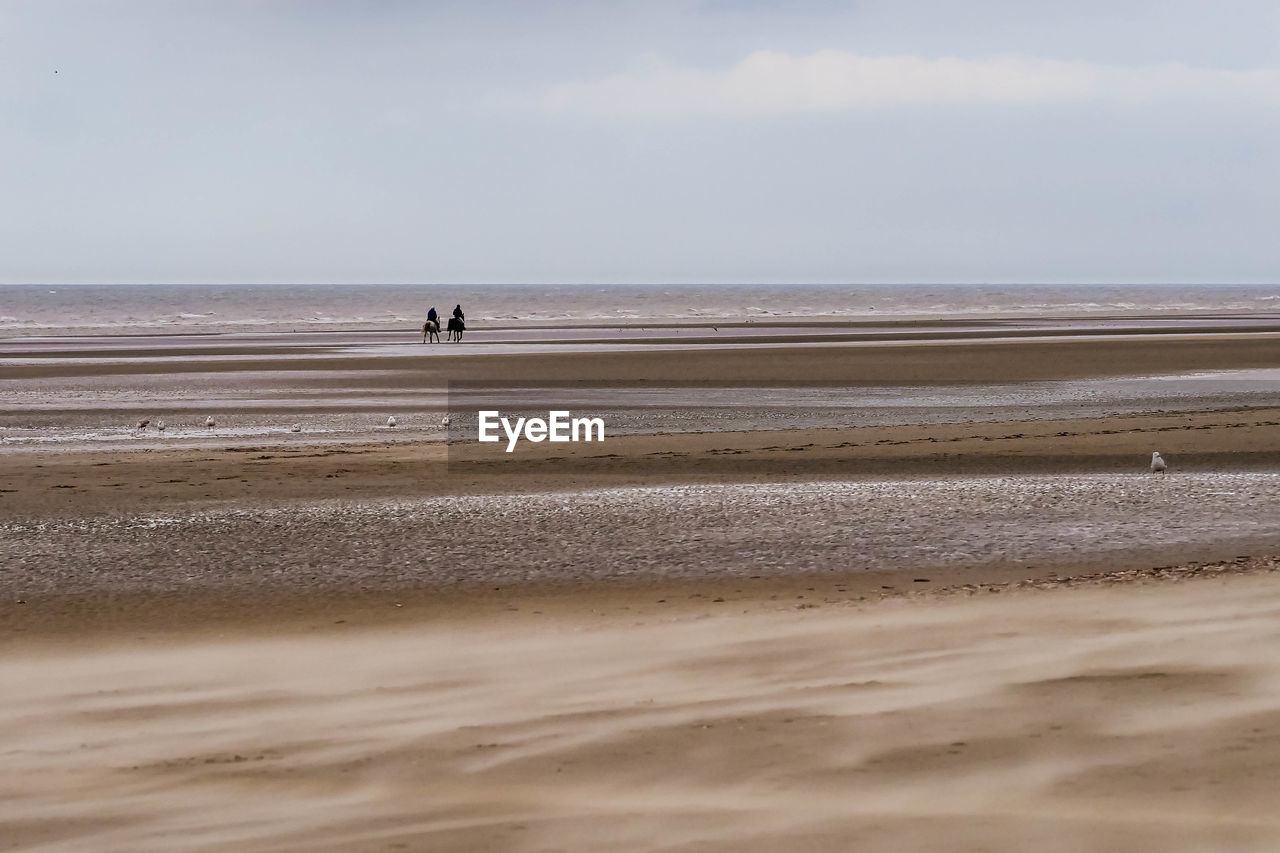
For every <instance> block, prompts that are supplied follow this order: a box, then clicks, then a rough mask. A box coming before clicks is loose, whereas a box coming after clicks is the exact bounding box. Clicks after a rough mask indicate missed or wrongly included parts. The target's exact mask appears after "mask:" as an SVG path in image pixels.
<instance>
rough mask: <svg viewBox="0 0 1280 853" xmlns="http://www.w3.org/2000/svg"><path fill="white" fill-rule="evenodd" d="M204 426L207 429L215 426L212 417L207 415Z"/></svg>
mask: <svg viewBox="0 0 1280 853" xmlns="http://www.w3.org/2000/svg"><path fill="white" fill-rule="evenodd" d="M204 425H205V426H207V427H212V426H216V424H215V423H214V422H213V415H209V417H207V418H205V419H204Z"/></svg>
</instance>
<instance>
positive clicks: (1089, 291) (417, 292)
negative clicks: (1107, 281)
mask: <svg viewBox="0 0 1280 853" xmlns="http://www.w3.org/2000/svg"><path fill="white" fill-rule="evenodd" d="M456 303H461V304H462V305H463V307H464V308H465V310H466V311H467V318H468V321H469V322H472V323H475V324H480V325H483V324H488V325H506V326H511V325H522V324H531V323H532V324H537V323H551V324H555V325H574V324H578V323H601V322H605V323H608V322H619V323H629V322H644V321H662V320H665V321H677V322H700V321H707V320H717V319H726V320H728V319H736V320H766V321H767V320H770V319H786V318H806V317H840V318H880V317H925V316H945V317H955V316H971V315H985V316H1011V315H1023V316H1045V315H1055V314H1057V315H1061V314H1071V315H1100V314H1125V313H1139V314H1141V313H1147V314H1150V313H1199V312H1215V311H1218V312H1221V311H1235V312H1241V311H1243V312H1257V311H1275V310H1276V309H1277V307H1280V289H1278V288H1277V287H1275V286H1272V285H1254V286H1249V285H1153V286H1143V285H980V284H955V285H847V284H841V285H815V284H772V285H744V284H727V285H692V284H690V285H608V286H604V285H558V284H520V285H504V284H487V285H373V284H371V285H344V284H320V285H315V284H312V285H273V286H264V285H253V284H220V285H92V284H89V285H84V284H77V285H0V334H46V333H50V332H63V333H66V332H71V333H80V334H89V333H92V332H93V331H94V330H103V331H105V332H107V333H111V334H120V333H147V332H157V331H166V330H182V331H193V332H204V331H215V332H226V331H286V332H287V331H309V330H317V329H387V328H396V327H399V326H403V325H404V324H405V323H409V324H413V323H419V324H420V323H421V322H422V320H423V319H424V318H425V317H426V313H427V309H428V308H430V307H432V306H435V307H436V308H437V309H440V310H442V311H444V312H445V313H448V312H449V310H450V309H449V307H448V306H450V305H454V304H456Z"/></svg>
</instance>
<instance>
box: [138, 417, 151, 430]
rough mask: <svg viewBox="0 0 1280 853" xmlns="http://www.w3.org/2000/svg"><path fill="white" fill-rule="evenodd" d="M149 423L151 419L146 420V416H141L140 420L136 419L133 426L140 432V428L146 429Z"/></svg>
mask: <svg viewBox="0 0 1280 853" xmlns="http://www.w3.org/2000/svg"><path fill="white" fill-rule="evenodd" d="M150 423H151V421H149V420H147V419H146V418H143V419H142V420H140V421H138V425H137V426H136V427H134V429H136V430H137V431H138V432H141V431H142V430H144V429H146V428H147V425H148V424H150Z"/></svg>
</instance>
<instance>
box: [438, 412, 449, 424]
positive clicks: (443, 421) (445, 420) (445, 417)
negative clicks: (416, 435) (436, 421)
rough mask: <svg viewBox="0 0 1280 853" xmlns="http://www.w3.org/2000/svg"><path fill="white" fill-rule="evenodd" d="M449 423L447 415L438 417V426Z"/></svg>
mask: <svg viewBox="0 0 1280 853" xmlns="http://www.w3.org/2000/svg"><path fill="white" fill-rule="evenodd" d="M449 423H450V420H449V416H448V415H445V416H444V417H443V418H441V419H440V426H448V425H449Z"/></svg>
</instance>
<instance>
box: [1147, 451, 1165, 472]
mask: <svg viewBox="0 0 1280 853" xmlns="http://www.w3.org/2000/svg"><path fill="white" fill-rule="evenodd" d="M1166 467H1168V466H1166V465H1165V464H1164V459H1162V458H1160V451H1158V450H1154V451H1152V452H1151V473H1152V474H1162V473H1164V469H1165V468H1166Z"/></svg>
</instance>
